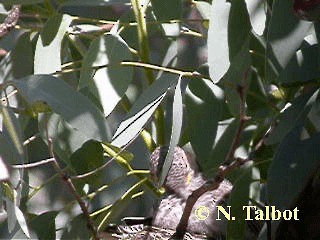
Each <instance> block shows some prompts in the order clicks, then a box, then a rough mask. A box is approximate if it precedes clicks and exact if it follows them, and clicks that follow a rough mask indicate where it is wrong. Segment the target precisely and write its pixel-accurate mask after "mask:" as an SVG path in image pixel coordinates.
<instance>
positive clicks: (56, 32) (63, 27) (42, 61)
mask: <svg viewBox="0 0 320 240" xmlns="http://www.w3.org/2000/svg"><path fill="white" fill-rule="evenodd" d="M71 20H72V19H71V16H69V15H56V16H54V17H52V18H50V19H49V20H48V22H47V23H46V24H45V26H44V27H43V30H42V31H41V32H40V36H39V38H38V41H37V45H36V50H35V54H34V73H35V74H50V73H54V72H56V71H60V70H61V55H60V52H61V43H62V39H63V37H64V35H65V33H66V31H67V28H68V27H69V25H70V23H71Z"/></svg>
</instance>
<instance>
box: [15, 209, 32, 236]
mask: <svg viewBox="0 0 320 240" xmlns="http://www.w3.org/2000/svg"><path fill="white" fill-rule="evenodd" d="M14 212H15V215H16V218H17V221H18V223H19V225H20V227H21V229H22V231H23V232H24V234H25V235H26V236H27V237H28V238H30V233H29V228H28V225H27V222H26V219H25V217H24V216H23V213H22V212H21V210H20V208H19V207H17V206H14Z"/></svg>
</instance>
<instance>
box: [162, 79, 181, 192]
mask: <svg viewBox="0 0 320 240" xmlns="http://www.w3.org/2000/svg"><path fill="white" fill-rule="evenodd" d="M184 90H185V89H184V87H183V80H182V76H180V77H179V80H178V83H177V85H176V88H175V92H174V98H173V106H172V112H173V113H172V129H171V136H170V144H169V150H168V153H167V155H166V158H165V160H164V163H163V167H162V171H161V175H160V179H159V186H162V185H163V183H164V181H165V179H166V176H167V174H168V172H169V170H170V167H171V163H172V160H173V154H174V149H175V147H176V146H177V145H178V143H179V140H180V135H181V130H182V119H183V103H182V94H183V93H184Z"/></svg>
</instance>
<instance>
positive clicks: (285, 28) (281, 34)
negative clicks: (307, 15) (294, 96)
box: [266, 0, 312, 81]
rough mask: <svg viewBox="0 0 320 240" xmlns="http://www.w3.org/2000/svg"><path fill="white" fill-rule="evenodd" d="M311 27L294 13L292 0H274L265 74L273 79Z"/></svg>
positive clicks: (309, 23) (270, 79)
mask: <svg viewBox="0 0 320 240" xmlns="http://www.w3.org/2000/svg"><path fill="white" fill-rule="evenodd" d="M311 27H312V23H311V22H308V21H303V20H300V19H299V18H298V17H297V16H295V15H294V11H293V9H292V1H290V0H275V1H274V2H273V7H272V16H271V20H270V25H269V31H268V37H267V38H268V39H267V43H268V44H267V57H268V59H267V61H269V64H267V65H266V67H267V69H266V74H267V79H268V80H269V81H274V80H275V78H277V76H278V75H279V74H280V73H281V71H282V70H283V69H284V68H285V67H286V66H287V64H288V63H289V61H290V59H291V58H292V56H293V55H294V54H295V52H296V51H297V49H298V48H299V46H300V45H301V43H302V41H303V39H304V38H305V36H306V35H307V34H308V32H309V31H310V29H311Z"/></svg>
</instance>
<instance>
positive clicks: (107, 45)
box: [79, 34, 133, 116]
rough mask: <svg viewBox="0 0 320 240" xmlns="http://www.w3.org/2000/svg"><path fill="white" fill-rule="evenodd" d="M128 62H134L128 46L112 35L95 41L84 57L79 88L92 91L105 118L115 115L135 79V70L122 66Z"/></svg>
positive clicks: (118, 37)
mask: <svg viewBox="0 0 320 240" xmlns="http://www.w3.org/2000/svg"><path fill="white" fill-rule="evenodd" d="M125 60H126V61H130V60H132V56H131V53H130V50H129V47H128V46H127V44H126V43H125V41H124V40H123V39H122V38H121V37H120V36H118V35H111V34H107V35H103V36H101V37H98V38H97V39H95V40H93V41H92V42H91V44H90V47H89V49H88V51H87V53H86V55H85V57H84V60H83V64H82V69H81V76H80V80H79V88H80V89H82V88H89V89H90V92H91V93H92V94H93V95H94V96H95V97H96V98H97V99H99V100H100V102H101V105H102V107H103V110H104V114H105V116H108V115H109V114H110V113H111V112H112V110H113V109H114V107H115V106H116V105H117V104H118V102H119V101H120V99H121V98H122V96H123V95H124V93H125V92H126V90H127V88H128V86H129V84H130V82H131V80H132V75H133V69H132V67H123V66H120V63H121V62H122V61H125ZM105 65H107V67H103V68H101V69H98V70H94V69H93V68H94V67H99V66H105Z"/></svg>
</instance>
